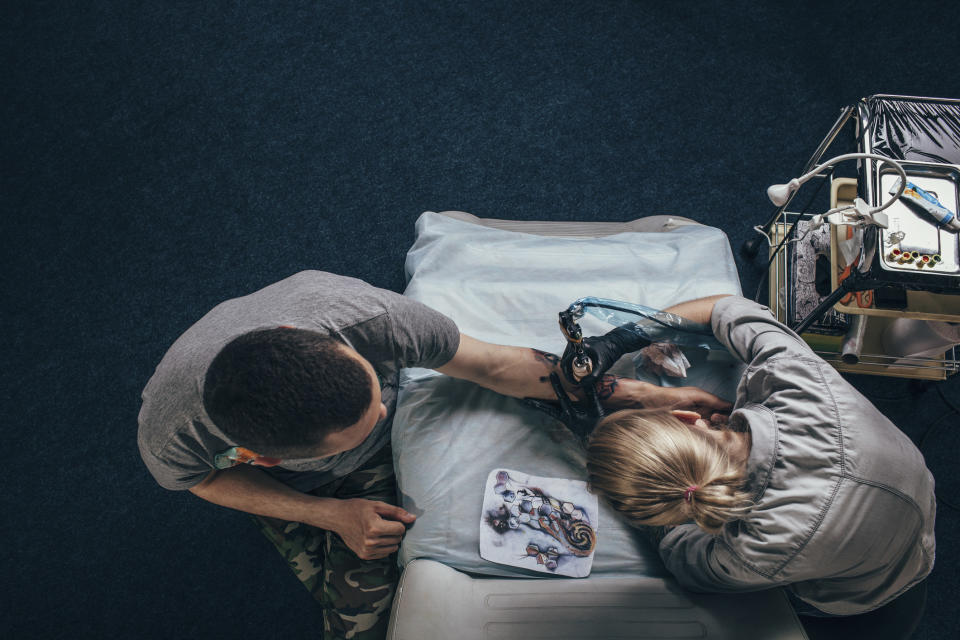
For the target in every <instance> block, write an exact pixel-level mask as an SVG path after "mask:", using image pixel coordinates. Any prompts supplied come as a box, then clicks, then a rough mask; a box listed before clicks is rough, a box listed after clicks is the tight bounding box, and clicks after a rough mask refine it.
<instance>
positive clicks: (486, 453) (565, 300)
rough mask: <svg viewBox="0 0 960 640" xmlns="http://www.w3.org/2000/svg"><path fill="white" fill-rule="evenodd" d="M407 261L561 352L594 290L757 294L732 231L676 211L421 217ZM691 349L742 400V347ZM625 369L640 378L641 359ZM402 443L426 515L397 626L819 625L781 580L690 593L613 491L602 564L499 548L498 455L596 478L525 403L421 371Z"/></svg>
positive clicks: (697, 631)
mask: <svg viewBox="0 0 960 640" xmlns="http://www.w3.org/2000/svg"><path fill="white" fill-rule="evenodd" d="M406 270H407V278H408V286H407V289H406V295H408V296H410V297H412V298H415V299H417V300H420V301H421V302H424V303H425V304H428V305H429V306H431V307H433V308H435V309H438V310H439V311H442V312H444V313H445V314H447V315H448V316H450V317H451V318H453V319H454V320H455V321H456V322H457V325H458V326H459V328H460V330H461V332H463V333H466V334H468V335H471V336H473V337H475V338H478V339H481V340H486V341H489V342H494V343H500V344H513V345H520V346H527V347H534V348H537V349H541V350H544V351H547V352H551V353H556V354H559V353H561V352H562V351H563V348H564V339H563V337H562V335H561V334H560V331H559V328H558V324H557V313H558V312H559V311H561V310H562V309H564V308H566V306H567V305H569V304H570V303H571V302H573V301H574V300H575V299H577V298H579V297H583V296H597V297H605V298H612V299H617V300H626V301H632V302H640V303H643V304H645V305H648V306H651V307H657V308H664V307H667V306H669V305H671V304H674V303H677V302H681V301H684V300H689V299H693V298H697V297H701V296H706V295H712V294H717V293H733V294H739V293H740V286H739V278H738V276H737V273H736V268H735V266H734V262H733V256H732V255H731V253H730V248H729V244H728V242H727V239H726V236H725V235H724V234H723V233H722V232H721V231H719V230H718V229H714V228H711V227H705V226H701V225H698V224H696V223H693V222H692V221H689V220H686V219H682V218H671V217H667V216H653V217H649V218H641V219H639V220H634V221H632V222H627V223H550V222H513V221H503V220H483V219H478V218H475V217H473V216H471V215H469V214H464V213H459V212H445V213H443V214H438V213H431V212H428V213H425V214H423V215H422V216H421V217H420V219H419V220H418V221H417V240H416V243H415V244H414V246H413V248H411V250H410V252H409V253H408V255H407V264H406ZM591 322H596V324H591ZM582 326H583V329H584V334H585V335H596V334H598V333H602V332H603V331H605V330H607V329H609V327H604V326H603V325H602V324H600V323H599V321H591V320H589V319H587V318H585V319H584V320H583V322H582ZM690 359H691V361H692V363H693V367H692V368H691V369H690V371H689V377H688V378H687V379H686V380H684V381H681V382H679V384H693V385H696V386H700V387H702V388H705V389H707V390H709V391H712V392H713V393H716V394H717V395H719V396H721V397H726V398H728V399H732V398H733V395H734V390H735V388H736V383H737V381H738V380H739V373H740V372H739V370H738V369H736V368H734V367H733V366H732V365H731V364H730V361H729V360H726V359H723V358H721V359H713V358H711V359H709V360H708V359H707V357H706V356H703V357H699V358H694V357H692V358H690ZM613 371H614V372H615V373H621V374H626V375H633V367H632V364H631V363H630V362H629V358H624V359H623V360H621V362H620V363H619V364H618V366H617V367H616V368H615V369H614V370H613ZM648 379H649V378H648ZM652 381H654V382H657V383H659V384H678V381H675V380H674V381H671V380H659V379H658V380H652ZM393 451H394V461H395V466H396V471H397V483H398V486H399V489H400V493H401V500H402V503H401V504H402V506H403V507H404V508H405V509H407V510H409V511H411V512H412V513H415V514H417V515H418V519H417V522H416V524H415V525H414V526H413V527H412V528H411V529H410V530H409V531H408V532H407V534H406V537H405V538H404V541H403V544H402V546H401V548H400V564H401V565H402V566H403V567H404V572H403V576H402V578H401V582H400V586H399V588H398V592H397V596H396V598H395V600H394V604H393V611H392V613H391V621H390V630H389V632H388V637H389V638H392V639H394V640H408V639H409V640H430V639H432V638H457V639H458V640H469V639H473V638H477V639H479V638H578V639H582V638H607V637H623V638H654V637H656V638H745V637H753V638H761V637H762V638H771V639H779V638H783V639H787V638H804V637H805V636H804V635H803V631H802V629H801V627H800V625H799V623H798V622H797V620H796V617H795V616H794V614H793V612H792V609H791V608H790V606H789V604H788V603H787V600H786V598H785V596H784V595H783V594H782V593H781V592H780V591H767V592H760V593H752V594H731V595H698V594H691V593H687V592H684V591H683V590H682V589H680V587H679V586H677V585H676V583H675V582H673V580H672V579H671V578H670V577H669V575H668V574H667V572H666V571H665V570H664V568H663V566H662V565H661V564H660V561H659V558H658V556H657V554H656V552H655V550H654V549H653V548H652V546H650V545H649V544H648V543H647V542H646V540H644V539H643V538H642V536H640V535H639V534H638V532H636V531H635V530H634V529H631V528H630V527H629V526H628V525H626V524H625V523H624V522H623V521H622V520H620V519H619V517H618V516H616V515H615V513H614V512H613V511H612V510H611V509H609V508H608V507H607V506H606V505H605V504H603V503H602V502H601V506H600V517H599V526H598V527H597V537H598V542H597V547H596V552H595V555H594V561H593V568H592V572H591V574H590V577H588V578H580V579H572V578H559V577H551V576H544V575H543V574H542V573H534V572H533V571H529V570H525V569H521V568H513V567H509V566H506V565H500V564H493V563H490V562H487V561H486V560H483V559H482V558H481V557H480V554H479V527H480V517H481V505H482V501H483V496H482V494H483V489H484V481H485V479H486V478H487V475H488V474H489V473H490V471H491V470H492V469H494V468H496V467H504V468H509V469H518V470H522V471H524V472H526V473H529V474H533V475H538V476H547V477H563V478H573V479H586V473H585V470H584V456H583V452H582V450H581V449H580V448H579V447H578V446H577V445H576V444H575V442H574V440H573V438H572V436H570V435H569V434H568V433H567V432H566V430H565V428H564V427H563V426H562V425H560V424H559V423H557V422H554V421H552V420H551V419H549V418H547V417H546V416H544V415H541V414H539V413H537V412H535V411H533V410H532V409H529V408H528V407H526V406H525V405H524V404H523V403H522V402H520V401H519V400H515V399H512V398H507V397H504V396H500V395H498V394H495V393H493V392H490V391H487V390H485V389H482V388H479V387H477V386H475V385H472V384H470V383H466V382H463V381H459V380H454V379H451V378H447V377H445V376H441V375H439V374H436V373H434V372H432V371H426V370H422V369H408V370H405V371H404V372H403V373H402V375H401V391H400V396H399V401H398V406H397V412H396V417H395V419H394V426H393Z"/></svg>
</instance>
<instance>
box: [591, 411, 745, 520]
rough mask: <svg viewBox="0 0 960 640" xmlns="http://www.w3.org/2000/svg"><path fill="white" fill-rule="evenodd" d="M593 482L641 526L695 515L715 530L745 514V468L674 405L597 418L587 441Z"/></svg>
mask: <svg viewBox="0 0 960 640" xmlns="http://www.w3.org/2000/svg"><path fill="white" fill-rule="evenodd" d="M587 472H588V474H589V481H590V487H591V489H592V490H594V491H595V492H597V493H599V494H601V495H602V496H604V497H606V499H607V500H608V501H609V502H610V504H611V505H612V506H613V507H614V508H615V509H616V510H617V511H620V512H621V513H623V514H624V515H625V516H626V517H627V518H628V519H629V520H630V521H631V523H633V524H634V525H637V526H673V525H678V524H683V523H685V522H690V521H693V522H695V523H696V524H697V525H698V526H700V528H702V529H704V530H705V531H707V532H710V533H719V531H720V529H721V528H722V527H723V525H724V524H726V523H727V522H730V521H732V520H736V519H738V518H741V517H743V515H744V514H745V513H746V512H747V510H748V509H749V505H750V496H749V495H748V494H747V493H746V492H745V491H744V490H743V484H744V469H743V468H741V467H738V466H737V465H735V464H734V463H733V462H732V461H731V460H730V457H729V456H728V455H727V453H726V451H724V450H723V449H722V448H721V447H720V446H718V445H717V443H716V442H714V441H713V440H711V439H710V438H709V437H708V436H707V435H705V434H703V433H700V432H698V431H696V430H695V429H692V428H690V427H688V426H687V425H686V424H684V423H683V422H681V421H680V420H679V419H678V418H677V417H675V416H674V415H672V414H671V413H670V412H669V411H665V410H659V411H646V410H630V411H619V412H617V413H614V414H612V415H610V416H608V417H607V418H605V419H604V420H602V421H601V422H600V424H599V425H598V426H597V428H596V429H595V430H594V432H593V434H592V436H591V437H590V442H589V444H588V446H587Z"/></svg>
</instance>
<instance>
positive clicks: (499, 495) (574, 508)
mask: <svg viewBox="0 0 960 640" xmlns="http://www.w3.org/2000/svg"><path fill="white" fill-rule="evenodd" d="M495 474H496V475H495V477H494V474H493V473H491V478H490V479H488V483H487V485H488V486H487V495H486V496H485V497H484V509H485V513H484V517H483V521H482V522H483V525H482V526H484V525H485V526H486V528H487V530H488V531H492V532H493V533H495V534H496V536H497V537H500V538H502V540H495V541H493V542H492V543H491V544H487V545H486V546H487V547H488V548H487V549H486V551H487V552H488V553H486V554H485V553H484V551H485V549H484V547H485V537H486V538H488V539H489V535H488V536H484V534H483V532H481V556H483V557H484V558H487V559H493V560H494V561H495V562H504V563H505V564H511V565H513V566H518V567H525V568H533V569H534V570H539V571H543V570H546V571H548V572H550V573H554V572H556V573H562V574H563V575H571V576H575V577H582V576H585V575H588V574H589V570H590V565H591V564H592V561H593V558H592V554H593V551H594V549H595V548H596V545H597V533H596V530H595V528H594V527H595V526H596V525H595V519H596V512H597V509H596V498H595V496H590V495H589V494H588V493H587V492H586V483H584V482H581V481H574V480H564V479H552V478H531V477H523V479H522V480H521V479H520V478H518V476H523V474H519V473H517V472H510V471H507V470H503V469H501V470H497V471H496V472H495ZM491 483H493V486H492V487H491V486H490V484H491ZM545 483H550V484H553V485H554V486H561V487H564V488H565V489H566V493H565V494H563V495H564V497H560V496H561V494H560V493H557V492H549V491H546V490H544V489H543V488H542V486H544V484H545ZM534 484H536V485H538V486H534ZM581 485H582V486H581ZM551 493H554V495H551ZM574 493H580V494H582V498H583V499H584V500H586V501H587V502H588V503H591V504H590V507H591V508H587V507H584V506H582V504H581V501H580V499H567V498H572V496H571V495H569V494H574ZM591 498H592V500H591ZM591 512H592V513H593V514H594V515H593V518H591V516H590V513H591ZM514 532H516V534H515V533H514ZM535 532H536V533H535ZM521 534H522V535H521ZM537 534H545V536H549V537H544V536H543V535H537ZM535 536H536V537H537V538H539V539H534V537H535ZM503 546H506V547H508V548H510V549H513V550H514V553H513V554H512V557H513V558H514V559H515V560H514V561H513V562H505V561H504V560H502V559H498V558H502V556H503V553H502V552H498V551H496V552H495V551H494V549H493V548H492V547H503ZM504 551H506V550H504ZM491 555H496V556H497V558H491V557H489V556H491ZM508 555H509V553H508ZM531 560H533V561H535V562H536V565H539V566H533V565H532V564H531ZM577 560H579V561H580V562H579V563H578V565H579V566H576V567H573V566H570V567H565V566H564V565H566V564H569V563H571V562H573V561H577ZM584 561H585V562H584ZM584 565H585V566H584ZM541 567H542V568H541ZM563 569H567V571H564V570H563Z"/></svg>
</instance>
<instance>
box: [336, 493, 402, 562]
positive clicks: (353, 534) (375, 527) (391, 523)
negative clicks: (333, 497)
mask: <svg viewBox="0 0 960 640" xmlns="http://www.w3.org/2000/svg"><path fill="white" fill-rule="evenodd" d="M334 509H335V511H336V514H335V518H336V522H337V524H336V525H334V526H333V527H331V530H332V531H334V532H335V533H337V534H338V535H339V536H340V537H341V538H343V541H344V542H345V543H346V545H347V546H348V547H350V548H351V549H352V550H353V552H354V553H355V554H357V557H358V558H360V559H361V560H375V559H377V558H385V557H387V556H388V555H390V554H391V553H393V552H394V551H396V550H397V549H399V548H400V539H401V538H402V537H403V534H404V532H406V530H407V527H406V526H405V525H409V524H413V521H414V520H416V519H417V517H416V516H415V515H413V514H412V513H409V512H407V511H404V510H403V509H401V508H400V507H396V506H394V505H392V504H387V503H386V502H378V501H375V500H364V499H362V498H354V499H350V500H338V501H337V502H336V506H335V507H334Z"/></svg>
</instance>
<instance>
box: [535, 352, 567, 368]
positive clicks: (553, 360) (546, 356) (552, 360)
mask: <svg viewBox="0 0 960 640" xmlns="http://www.w3.org/2000/svg"><path fill="white" fill-rule="evenodd" d="M531 351H533V356H534V357H535V358H536V359H537V360H539V361H540V362H542V363H543V364H545V365H547V366H550V367H555V366H557V365H558V364H560V356H557V355H554V354H552V353H547V352H546V351H540V349H531Z"/></svg>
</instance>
